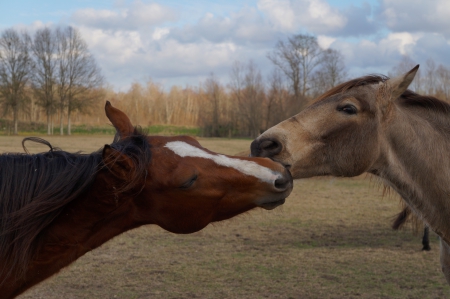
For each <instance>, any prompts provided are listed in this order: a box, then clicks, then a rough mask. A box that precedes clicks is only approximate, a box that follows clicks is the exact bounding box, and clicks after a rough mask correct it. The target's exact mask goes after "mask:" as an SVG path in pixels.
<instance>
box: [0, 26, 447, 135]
mask: <svg viewBox="0 0 450 299" xmlns="http://www.w3.org/2000/svg"><path fill="white" fill-rule="evenodd" d="M267 58H268V63H272V65H273V70H272V72H271V73H270V74H269V75H267V76H263V75H262V73H261V71H260V69H259V68H258V66H257V65H256V63H254V62H253V61H247V62H240V61H236V62H234V63H233V64H232V66H231V68H230V73H229V77H228V80H227V81H228V83H226V84H224V83H223V82H221V81H220V80H219V79H218V78H217V76H215V75H214V74H213V73H211V74H210V75H209V76H208V77H207V79H206V80H204V81H203V82H200V83H199V85H198V86H187V87H180V86H172V87H170V88H165V87H163V86H162V85H161V84H159V83H157V82H154V81H152V80H149V81H148V82H147V83H144V84H142V83H137V82H136V83H133V84H132V86H131V87H130V89H129V90H128V91H126V92H116V91H114V89H113V88H112V87H104V86H103V85H102V83H103V77H102V76H101V73H100V70H99V68H98V66H97V65H96V63H95V60H94V58H93V57H92V55H91V54H90V53H89V50H88V47H87V45H86V43H85V42H84V40H83V39H82V37H81V35H80V33H79V31H78V30H76V29H75V28H72V27H58V28H55V29H49V28H43V29H40V30H38V31H36V33H35V34H34V36H33V37H30V35H29V34H27V33H26V32H25V33H24V32H21V33H19V32H17V31H15V30H13V29H8V30H5V31H4V32H3V33H2V35H1V37H0V103H1V105H2V111H3V114H4V115H6V116H8V117H10V118H11V119H12V120H13V122H14V132H15V133H17V120H18V119H19V118H20V119H22V120H25V121H43V120H44V119H45V120H46V122H47V132H48V134H52V132H53V126H54V123H57V124H59V131H60V134H63V133H64V126H63V124H64V119H66V120H67V121H66V123H67V133H68V134H70V130H71V122H72V121H74V122H76V123H79V124H88V125H94V126H103V125H106V124H108V121H107V119H106V118H105V116H104V115H103V114H102V113H91V114H89V112H90V111H96V112H98V111H102V109H103V105H104V101H105V99H108V100H110V101H111V102H112V103H113V105H115V106H117V107H119V108H120V109H122V110H124V111H125V112H126V113H127V115H129V116H130V118H131V119H132V121H133V123H138V124H140V125H142V126H148V125H155V124H162V125H176V126H191V127H200V128H201V132H202V135H203V136H208V137H209V136H214V137H255V136H257V135H258V134H260V133H261V132H262V131H264V130H266V129H267V128H269V127H271V126H273V125H275V124H277V123H279V122H280V121H282V120H284V119H287V118H288V117H290V116H292V115H295V114H297V113H298V112H299V111H300V110H301V109H303V108H304V107H305V106H306V105H307V104H309V103H310V102H311V101H312V100H313V99H314V98H316V97H317V96H318V95H320V94H322V93H323V92H325V91H327V90H329V89H330V88H332V87H333V86H335V85H337V84H340V83H342V82H344V81H346V80H348V79H349V78H348V76H347V71H346V67H345V62H344V59H343V55H342V54H341V53H340V52H339V51H338V50H335V49H326V50H324V49H322V48H320V47H319V44H318V42H317V38H316V37H315V36H312V35H301V34H300V35H293V36H290V37H288V38H286V39H282V40H279V41H278V42H277V44H276V45H275V47H274V49H273V50H272V51H270V52H268V53H267ZM414 65H415V63H414V61H412V59H410V58H409V57H407V56H404V57H403V58H402V59H401V61H400V62H399V64H398V65H396V66H394V67H393V68H392V70H391V71H390V72H389V76H395V75H397V74H399V73H403V72H406V71H407V70H409V69H411V68H412V67H413V66H414ZM448 86H450V69H449V68H447V67H445V66H444V65H437V64H436V63H435V62H434V61H433V60H432V59H429V60H428V61H427V62H426V64H425V66H422V67H421V70H420V72H419V73H418V74H417V76H416V79H415V80H414V83H413V88H414V89H415V90H416V91H417V92H419V93H423V94H428V95H434V96H436V97H438V98H440V99H443V100H449V97H450V88H449V87H448Z"/></svg>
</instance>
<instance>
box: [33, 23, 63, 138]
mask: <svg viewBox="0 0 450 299" xmlns="http://www.w3.org/2000/svg"><path fill="white" fill-rule="evenodd" d="M32 49H33V54H34V55H33V57H34V61H35V68H34V72H33V77H32V81H33V90H34V94H35V97H36V99H37V104H38V105H39V106H41V107H43V108H44V110H45V112H46V115H47V134H48V135H51V134H52V116H53V113H54V111H55V108H56V107H55V106H56V103H55V100H56V99H55V89H56V82H55V81H56V62H57V60H56V37H55V34H54V33H53V32H52V31H51V30H50V29H49V28H44V29H39V30H37V31H36V33H35V35H34V42H33V45H32Z"/></svg>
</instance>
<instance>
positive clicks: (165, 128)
mask: <svg viewBox="0 0 450 299" xmlns="http://www.w3.org/2000/svg"><path fill="white" fill-rule="evenodd" d="M142 129H143V130H144V132H148V133H149V134H152V135H189V136H200V133H201V132H200V128H198V127H185V126H171V125H153V126H149V127H142ZM71 133H72V135H114V134H115V133H116V130H115V129H114V127H113V126H91V125H73V126H72V130H71ZM11 134H12V128H11V125H10V124H9V123H8V122H7V121H5V120H2V119H0V135H11ZM53 134H54V135H59V127H56V126H55V127H54V128H53ZM64 134H67V126H65V127H64ZM19 135H21V136H24V135H27V136H28V135H47V126H46V124H43V123H21V124H19Z"/></svg>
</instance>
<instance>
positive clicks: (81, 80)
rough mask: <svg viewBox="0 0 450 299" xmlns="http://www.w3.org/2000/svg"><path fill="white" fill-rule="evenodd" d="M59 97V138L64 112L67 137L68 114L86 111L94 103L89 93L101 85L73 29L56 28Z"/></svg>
mask: <svg viewBox="0 0 450 299" xmlns="http://www.w3.org/2000/svg"><path fill="white" fill-rule="evenodd" d="M56 36H57V55H58V76H57V83H58V90H57V92H58V96H59V102H60V104H59V109H60V134H61V135H63V134H64V128H63V120H62V118H63V116H64V108H66V112H67V134H68V135H70V134H71V119H70V116H71V113H73V112H75V111H86V109H88V108H89V106H90V104H91V103H92V102H93V101H95V95H97V94H98V93H91V91H92V90H93V89H96V88H98V87H100V86H101V85H102V82H103V77H102V76H101V74H100V69H99V68H98V67H97V64H96V62H95V60H94V58H93V56H92V55H91V54H90V53H89V49H88V47H87V44H86V42H85V41H84V40H83V38H82V37H81V34H80V32H79V31H78V30H77V29H75V28H73V27H70V26H68V27H65V28H64V29H61V28H58V29H57V31H56Z"/></svg>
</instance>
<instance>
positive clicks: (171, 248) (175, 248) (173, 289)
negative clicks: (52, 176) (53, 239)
mask: <svg viewBox="0 0 450 299" xmlns="http://www.w3.org/2000/svg"><path fill="white" fill-rule="evenodd" d="M21 139H22V137H0V151H2V152H5V151H9V152H13V151H22V150H21V145H20V141H21ZM48 139H49V140H50V141H51V142H52V144H53V145H54V146H59V147H61V148H63V149H65V150H68V151H78V150H80V149H82V150H84V151H86V152H90V151H94V150H97V149H98V148H100V147H101V146H102V145H104V144H105V143H108V142H110V141H111V140H112V136H83V137H81V136H77V137H71V138H67V137H53V138H48ZM200 143H202V144H203V145H204V146H205V147H208V148H210V149H212V150H215V151H218V152H222V153H227V154H232V153H237V152H240V151H243V150H245V149H246V148H248V146H249V144H250V141H249V140H228V139H200ZM29 148H30V150H32V151H39V150H41V151H42V150H45V148H40V149H38V148H35V147H33V146H32V145H31V143H30V145H29ZM380 189H381V188H380V187H379V186H378V185H377V184H376V183H375V182H374V180H371V179H370V178H368V177H365V176H364V177H359V178H354V179H335V178H328V177H327V178H318V179H307V180H297V181H295V188H294V191H293V193H292V194H291V196H290V197H289V198H288V199H287V201H286V203H285V204H284V205H283V206H282V207H280V208H277V209H275V210H273V211H265V210H261V209H257V210H253V211H251V212H249V213H246V214H244V215H241V216H238V217H236V218H234V219H231V220H228V221H224V222H221V223H216V224H213V225H209V226H208V227H207V228H206V229H204V230H202V231H200V232H197V233H194V234H190V235H175V234H172V233H168V232H166V231H163V230H162V229H161V228H159V227H156V226H145V227H141V228H139V229H136V230H133V231H130V232H128V233H125V234H123V235H121V236H119V237H117V238H115V239H113V240H111V241H110V242H108V243H106V244H104V245H103V246H102V247H101V248H99V249H97V250H94V251H92V252H90V253H88V254H86V255H85V256H84V257H82V258H80V259H79V260H78V261H77V262H75V263H74V264H72V265H71V266H69V267H68V268H66V269H64V270H63V271H61V272H60V273H59V274H58V275H56V276H54V277H53V278H51V279H49V280H47V281H45V282H44V283H42V284H40V285H38V286H36V287H35V288H33V289H31V290H29V291H28V292H27V293H25V294H23V295H22V296H20V298H21V299H25V298H27V299H28V298H33V299H35V298H46V299H47V298H50V299H51V298H450V288H449V287H448V286H447V284H446V282H445V279H444V277H443V275H442V273H441V270H440V265H439V252H438V240H437V238H436V236H435V235H432V236H431V246H432V250H431V251H430V252H422V251H421V250H420V249H421V244H420V236H417V235H414V234H412V232H411V230H409V229H405V230H403V231H399V232H396V231H392V230H391V229H390V227H389V225H390V222H391V219H392V217H393V216H394V215H395V214H396V213H397V212H399V210H400V207H399V201H398V199H397V197H396V196H392V197H391V198H383V197H381V190H380Z"/></svg>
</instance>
